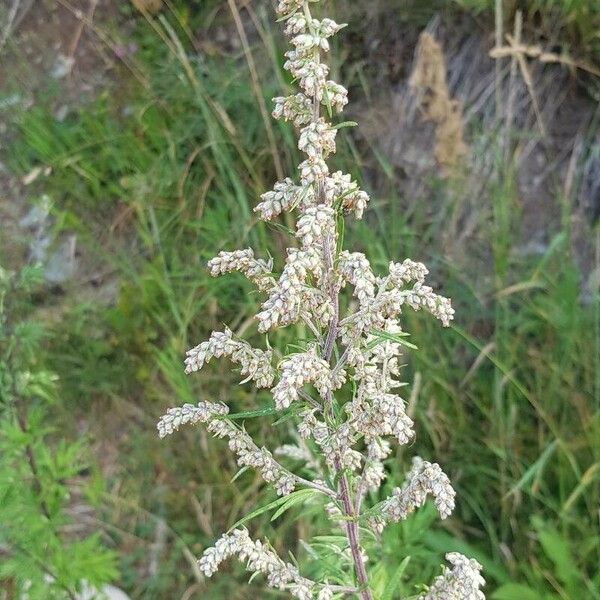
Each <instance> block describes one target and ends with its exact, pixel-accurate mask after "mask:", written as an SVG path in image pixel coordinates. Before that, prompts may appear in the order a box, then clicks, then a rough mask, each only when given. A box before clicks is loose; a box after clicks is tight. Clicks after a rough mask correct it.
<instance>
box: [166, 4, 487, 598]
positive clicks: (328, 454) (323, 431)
mask: <svg viewBox="0 0 600 600" xmlns="http://www.w3.org/2000/svg"><path fill="white" fill-rule="evenodd" d="M318 2H319V0H277V11H278V13H279V16H280V17H281V20H284V21H285V33H286V35H287V36H288V37H289V38H290V42H291V49H290V50H289V51H288V52H287V53H286V55H285V56H286V60H285V64H284V68H285V69H287V70H288V71H289V72H290V74H291V76H292V77H293V79H294V81H295V83H297V85H298V86H299V90H297V91H296V92H295V93H292V94H290V95H287V96H283V95H282V96H277V97H276V98H274V99H273V113H272V114H273V117H275V118H276V119H282V120H285V121H287V122H289V123H291V124H292V125H293V126H294V127H295V128H296V129H297V131H298V148H299V150H300V151H301V152H302V153H303V155H304V159H303V161H302V162H301V163H300V165H299V166H298V173H297V174H296V177H294V178H292V177H287V178H285V179H283V180H282V181H279V182H277V183H275V185H274V186H273V189H272V190H269V191H267V192H265V193H264V194H262V195H261V197H260V201H259V202H258V203H257V205H256V207H255V209H254V210H255V212H256V213H257V215H258V216H259V217H260V218H261V219H262V220H265V221H271V220H274V219H277V218H278V217H279V216H280V215H281V214H282V213H286V212H292V211H293V212H294V213H295V218H294V219H290V220H289V222H288V221H287V220H286V225H289V224H291V223H294V222H295V225H292V226H293V227H294V232H293V233H294V236H295V246H296V247H292V248H288V249H287V251H286V257H285V263H284V264H283V265H282V266H281V267H280V270H279V271H277V270H276V269H275V270H274V265H273V261H272V260H263V259H258V258H256V257H255V255H254V252H253V250H252V249H243V250H234V251H231V252H230V251H222V252H220V253H219V254H218V256H216V257H215V258H213V259H212V260H211V261H210V262H209V263H208V267H209V269H210V272H211V274H212V275H214V276H217V275H223V274H225V273H230V272H233V271H236V272H240V273H242V274H243V275H244V276H245V277H247V278H248V280H250V281H251V282H253V283H254V284H255V285H256V286H257V287H258V289H259V291H260V292H261V293H263V294H264V296H263V298H262V299H261V306H260V310H259V311H258V314H257V315H256V322H257V328H258V332H259V333H262V334H265V333H267V332H270V331H271V330H273V329H276V328H281V327H286V326H289V325H292V324H295V323H299V324H301V325H302V334H301V339H296V340H293V338H292V340H288V341H289V344H290V345H289V347H290V348H293V351H292V352H288V353H286V354H283V355H281V354H280V353H278V352H277V351H275V352H274V351H273V350H271V349H270V346H268V348H269V349H267V350H260V349H257V348H254V347H253V346H251V345H250V344H249V343H248V342H246V341H244V340H239V339H235V337H234V336H233V333H232V332H231V330H230V329H228V328H225V330H224V331H222V332H213V333H212V334H211V336H210V338H209V339H208V340H207V341H205V342H202V343H201V344H199V345H198V346H196V347H195V348H192V349H191V350H189V351H188V353H187V358H186V361H185V371H186V373H192V372H195V371H198V370H200V369H201V368H202V367H203V366H204V365H205V364H206V363H207V362H208V361H210V360H211V359H212V358H213V357H215V358H220V357H228V358H230V359H231V360H232V361H233V362H234V363H236V364H237V365H239V366H240V368H241V373H242V375H243V376H244V377H245V381H249V380H252V381H253V382H254V383H255V384H256V386H257V387H259V388H270V391H271V395H272V398H273V405H274V409H275V410H277V411H287V414H286V415H285V417H284V418H285V419H288V418H289V421H288V422H293V420H294V419H295V422H296V431H295V433H294V437H295V439H296V440H297V445H291V444H285V445H283V446H281V447H279V448H278V449H277V450H276V451H275V452H274V454H275V456H276V457H277V458H279V457H287V458H290V459H293V460H294V461H301V463H302V467H301V468H305V469H306V467H308V468H307V469H306V471H307V472H308V473H310V476H311V477H313V479H312V480H309V479H303V478H302V477H300V476H298V475H296V474H294V473H293V472H292V471H290V470H288V469H286V468H284V467H283V466H282V465H281V464H280V463H279V462H278V461H277V459H276V457H274V456H273V454H272V453H271V452H270V451H269V450H268V449H267V448H261V447H258V446H257V445H256V444H255V443H254V441H253V440H252V437H251V436H250V435H249V434H248V433H247V432H246V430H245V429H244V427H243V426H239V425H237V424H236V421H235V419H234V418H233V417H232V416H231V415H229V414H228V408H227V406H225V405H224V404H211V403H206V402H200V403H199V404H198V405H196V406H194V405H191V404H186V405H184V406H183V407H180V408H172V409H169V411H168V412H167V414H165V415H164V416H163V417H162V418H161V419H160V421H159V423H158V431H159V435H160V436H161V437H164V436H166V435H168V434H171V433H173V432H174V431H176V430H177V429H178V428H179V427H180V426H181V425H184V424H194V423H198V422H201V423H204V424H205V425H206V426H207V428H208V430H209V431H210V432H211V433H212V434H213V435H214V436H216V437H218V438H223V439H226V440H227V442H228V445H229V448H230V450H231V451H232V452H233V453H234V454H235V456H236V458H237V463H238V465H239V466H240V467H242V468H244V467H252V468H254V469H256V470H257V471H258V472H259V473H260V474H261V476H262V478H263V479H264V480H265V481H266V482H268V483H270V484H271V485H272V486H273V487H274V488H275V490H276V491H277V493H278V494H279V495H282V496H285V495H288V494H290V493H291V492H293V491H294V490H295V489H296V488H298V487H302V488H310V489H312V490H313V491H315V492H319V493H322V494H324V495H325V496H327V497H328V501H329V504H328V508H327V511H328V513H329V514H330V517H331V518H332V521H333V522H335V523H337V524H338V525H339V526H340V527H342V529H343V530H344V531H345V532H346V533H347V538H348V547H346V548H341V549H340V556H344V557H345V556H347V555H349V554H351V555H352V556H351V562H353V563H354V564H355V573H356V581H358V582H360V581H361V579H360V577H359V575H360V568H359V567H358V566H357V565H359V564H361V556H363V554H361V553H362V552H363V551H362V549H361V548H360V545H359V542H358V541H356V540H355V541H354V542H352V540H351V538H352V535H351V531H353V530H354V528H356V534H355V536H356V537H358V531H359V530H358V526H357V523H358V520H359V518H361V517H362V516H364V513H363V512H361V503H362V502H363V501H364V500H365V498H366V496H367V493H368V492H369V491H371V492H374V493H377V492H378V490H379V489H380V488H381V485H382V483H383V481H384V480H385V477H386V468H385V461H386V459H387V458H388V457H389V456H390V455H391V453H392V445H391V441H395V442H396V443H398V444H409V443H410V442H412V441H413V440H414V437H415V431H414V423H413V421H412V419H411V418H410V416H409V414H408V413H407V406H406V402H405V400H404V399H403V398H402V397H401V396H400V395H399V393H398V388H400V387H401V386H402V385H404V384H403V383H402V381H401V379H400V373H401V368H402V364H401V360H402V356H403V352H402V351H403V349H404V344H406V342H405V341H404V340H403V339H401V338H403V337H404V336H405V335H406V333H404V332H403V330H402V327H401V324H400V323H401V318H402V316H403V311H405V310H408V309H412V310H423V311H426V312H428V313H430V314H431V315H433V316H434V317H435V318H437V319H439V320H440V321H441V322H442V324H443V325H444V326H448V325H449V324H450V322H451V321H452V319H453V317H454V310H453V309H452V306H451V303H450V300H448V299H447V298H445V297H443V296H440V295H438V294H437V293H435V292H434V291H433V289H432V288H431V287H430V285H428V284H429V282H428V281H427V280H426V278H427V276H428V270H427V268H426V267H425V266H424V265H423V264H421V263H419V262H414V261H412V260H410V259H406V260H405V261H404V262H391V263H390V264H389V267H388V269H387V272H386V273H384V274H382V275H378V274H376V273H374V272H373V269H372V268H371V265H370V263H369V260H368V259H367V257H366V256H365V255H364V254H362V253H360V252H350V251H346V250H343V249H341V248H340V247H339V246H341V241H342V238H343V235H342V230H341V228H340V227H339V223H340V221H341V219H342V217H343V216H344V215H347V214H351V215H353V216H354V217H355V218H357V219H360V218H362V217H363V213H364V211H365V209H366V208H367V206H368V203H369V196H368V194H367V193H366V192H364V191H363V190H361V189H360V187H359V185H358V183H357V182H356V181H354V180H353V179H352V177H351V175H349V174H346V173H343V172H342V171H330V169H329V166H328V164H327V162H326V159H327V158H328V157H329V156H330V155H331V154H333V153H335V152H336V138H337V134H338V131H339V130H340V126H339V125H337V126H336V125H334V124H333V123H332V122H331V116H332V115H334V114H336V113H339V112H341V111H342V110H343V109H344V107H345V106H346V104H347V103H348V91H347V90H346V89H345V88H344V87H343V86H341V85H340V84H338V83H336V82H335V81H332V80H331V79H329V73H330V69H329V67H328V65H327V64H325V63H324V62H323V58H324V56H325V53H327V52H328V51H329V49H330V38H331V37H332V36H334V35H335V34H337V33H338V32H339V30H340V29H341V28H342V27H343V26H342V25H339V24H337V23H336V22H335V21H333V20H331V19H328V18H322V19H316V18H313V17H312V16H311V7H312V5H313V4H316V3H318ZM345 288H350V292H349V293H348V296H349V295H350V293H351V294H352V296H353V298H352V299H351V300H350V301H349V302H344V301H341V300H340V297H339V296H340V294H341V292H342V291H343V290H344V289H345ZM275 354H276V358H275V356H274V355H275ZM277 362H278V364H277ZM274 364H276V365H277V366H274ZM340 389H341V390H343V394H339V396H340V398H336V397H335V395H338V394H335V395H334V393H335V392H336V391H337V390H340ZM344 395H345V396H346V398H345V399H344V398H343V397H342V396H344ZM270 410H271V408H270V407H269V411H270ZM238 417H240V415H238ZM291 464H294V463H291ZM294 466H295V467H296V468H298V467H299V465H298V464H297V462H296V463H295V464H294ZM317 478H318V479H317ZM300 497H302V495H300ZM428 497H432V499H433V501H434V503H435V506H436V507H437V509H438V511H439V513H440V515H441V517H442V518H446V517H447V516H449V515H450V513H451V512H452V510H453V508H454V497H455V492H454V490H453V489H452V486H451V485H450V481H449V479H448V477H447V476H446V475H445V474H444V473H443V472H442V470H441V468H440V466H439V465H437V464H435V463H429V462H426V461H423V460H421V459H420V458H415V459H414V461H413V466H412V468H411V470H410V471H409V473H408V475H407V478H406V482H405V483H404V486H403V487H402V488H396V489H394V491H393V493H392V495H391V496H390V497H389V498H387V499H386V500H384V501H383V502H382V503H380V504H379V505H377V507H376V508H377V510H373V511H372V513H370V514H369V515H368V519H366V521H365V522H366V524H367V525H368V526H369V527H371V529H372V530H373V531H375V532H376V533H381V531H382V529H383V527H384V526H385V525H386V524H387V523H389V522H390V521H399V520H401V519H405V518H407V516H408V515H409V514H411V513H412V512H414V511H415V510H416V509H417V508H418V507H420V506H422V505H423V504H424V503H425V501H426V500H427V498H428ZM290 501H291V502H295V501H296V497H292V498H291V500H290ZM353 544H354V545H353ZM231 556H237V557H238V558H239V559H240V560H241V561H242V562H244V563H246V565H247V568H248V569H249V570H250V571H253V572H254V573H262V574H264V575H266V577H267V583H268V584H269V585H270V586H271V587H274V588H277V589H280V590H285V591H287V592H288V593H289V594H291V595H292V596H293V597H295V598H299V599H300V600H332V599H333V598H334V597H335V598H338V597H339V598H341V597H342V596H343V595H345V594H351V595H358V596H360V597H361V600H366V599H367V598H369V599H370V598H371V597H372V594H371V593H370V592H368V591H367V590H366V588H367V587H368V585H367V582H366V579H365V577H363V579H362V584H361V585H362V589H360V590H357V589H356V588H354V587H350V588H348V587H344V586H333V585H329V584H327V583H323V584H320V583H315V582H312V581H310V580H308V579H305V578H303V577H302V576H301V575H300V574H299V572H298V569H297V568H296V567H295V566H294V565H292V564H289V563H286V562H284V561H282V560H281V559H280V558H279V557H278V556H277V555H276V554H275V553H274V552H273V551H272V550H271V549H270V548H269V547H268V546H267V545H265V544H263V543H262V542H257V541H253V540H252V539H251V538H250V537H249V535H248V532H247V531H246V530H245V529H239V530H235V531H233V532H231V533H229V534H226V535H224V536H223V537H222V538H221V539H220V540H218V541H217V543H216V544H215V546H214V547H213V548H209V549H208V550H206V552H205V553H204V555H203V556H202V558H201V559H200V561H199V565H200V569H201V571H202V572H203V573H204V574H205V575H206V576H208V577H210V576H211V575H213V574H214V573H215V572H216V571H217V569H218V568H219V565H220V564H221V563H222V562H223V561H224V560H225V559H227V558H228V557H231ZM365 560H366V557H365ZM448 560H449V561H450V563H451V564H452V568H446V569H445V571H444V573H443V575H442V576H441V577H439V578H438V579H436V581H435V582H434V583H433V585H432V586H431V588H430V589H429V591H428V592H427V594H425V595H422V596H421V598H420V600H480V599H481V598H483V595H482V593H481V592H480V591H478V590H479V587H480V586H481V585H482V584H483V580H482V579H481V577H480V576H479V569H480V567H479V565H478V563H476V562H475V561H469V560H468V559H466V558H464V557H462V556H461V555H456V554H450V555H448Z"/></svg>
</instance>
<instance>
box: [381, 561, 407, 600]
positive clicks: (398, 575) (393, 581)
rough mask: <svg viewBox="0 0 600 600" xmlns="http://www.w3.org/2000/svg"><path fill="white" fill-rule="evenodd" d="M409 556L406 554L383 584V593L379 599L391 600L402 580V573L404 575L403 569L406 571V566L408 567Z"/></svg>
mask: <svg viewBox="0 0 600 600" xmlns="http://www.w3.org/2000/svg"><path fill="white" fill-rule="evenodd" d="M410 558H411V557H410V556H407V557H406V558H405V559H404V560H403V561H402V562H401V563H400V564H399V565H398V568H397V569H396V571H395V572H394V574H393V575H392V577H391V578H390V580H389V581H388V584H387V585H386V586H385V590H384V592H383V595H382V596H381V600H393V598H394V594H395V592H396V590H397V589H398V586H399V585H400V582H401V581H402V575H404V571H406V567H408V563H409V562H410Z"/></svg>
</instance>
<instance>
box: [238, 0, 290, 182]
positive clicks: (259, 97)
mask: <svg viewBox="0 0 600 600" xmlns="http://www.w3.org/2000/svg"><path fill="white" fill-rule="evenodd" d="M227 3H228V4H229V9H230V10H231V14H232V16H233V21H234V23H235V27H236V29H237V31H238V35H239V36H240V41H241V42H242V48H243V49H244V56H245V57H246V62H247V63H248V70H249V71H250V79H251V80H252V90H253V92H254V95H255V97H256V101H257V102H258V108H259V110H260V115H261V117H262V120H263V123H264V126H265V130H266V132H267V137H268V139H269V146H270V148H271V155H272V156H273V163H274V164H275V171H276V173H277V177H278V178H279V179H283V177H284V172H283V166H282V165H281V159H280V157H279V149H278V148H277V142H276V141H275V134H274V132H273V126H272V125H271V119H270V117H269V112H268V110H267V105H266V103H265V97H264V96H263V93H262V88H261V86H260V80H259V78H258V71H257V69H256V63H255V62H254V57H253V56H252V50H251V49H250V44H249V43H248V36H247V35H246V30H245V29H244V24H243V23H242V19H241V17H240V12H239V10H238V8H237V6H236V3H235V0H227Z"/></svg>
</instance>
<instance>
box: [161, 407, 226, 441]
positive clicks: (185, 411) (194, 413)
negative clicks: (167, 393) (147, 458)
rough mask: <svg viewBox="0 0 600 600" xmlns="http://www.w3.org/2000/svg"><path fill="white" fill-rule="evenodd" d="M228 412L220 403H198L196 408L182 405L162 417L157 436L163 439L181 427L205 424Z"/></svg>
mask: <svg viewBox="0 0 600 600" xmlns="http://www.w3.org/2000/svg"><path fill="white" fill-rule="evenodd" d="M228 412H229V409H228V408H227V406H225V405H224V404H221V403H218V404H217V403H213V402H199V403H198V404H197V405H196V406H194V405H193V404H184V405H183V406H181V407H179V406H178V407H176V408H170V409H169V410H168V411H167V413H166V414H165V415H163V416H162V417H161V418H160V420H159V421H158V424H157V425H156V428H157V429H158V435H159V437H161V438H164V437H165V436H167V435H170V434H172V433H174V432H175V431H177V430H178V429H179V428H180V427H181V426H182V425H187V424H190V425H193V424H195V423H206V422H208V421H210V419H212V418H214V417H217V416H223V415H226V414H227V413H228Z"/></svg>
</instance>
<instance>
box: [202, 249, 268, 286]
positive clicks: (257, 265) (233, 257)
mask: <svg viewBox="0 0 600 600" xmlns="http://www.w3.org/2000/svg"><path fill="white" fill-rule="evenodd" d="M208 268H209V270H210V274H211V275H212V276H213V277H216V276H217V275H223V274H224V273H231V272H232V271H239V272H240V273H243V274H244V275H245V276H246V277H247V278H248V279H249V280H250V281H252V282H254V283H255V284H256V285H257V286H258V288H259V289H262V290H264V289H265V288H266V287H268V286H269V284H270V283H271V282H272V277H270V273H271V269H272V268H273V265H272V262H266V261H264V260H257V259H256V258H254V251H253V250H252V249H251V248H246V249H245V250H235V251H233V252H219V254H218V256H216V257H215V258H213V259H212V260H210V261H209V263H208Z"/></svg>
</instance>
